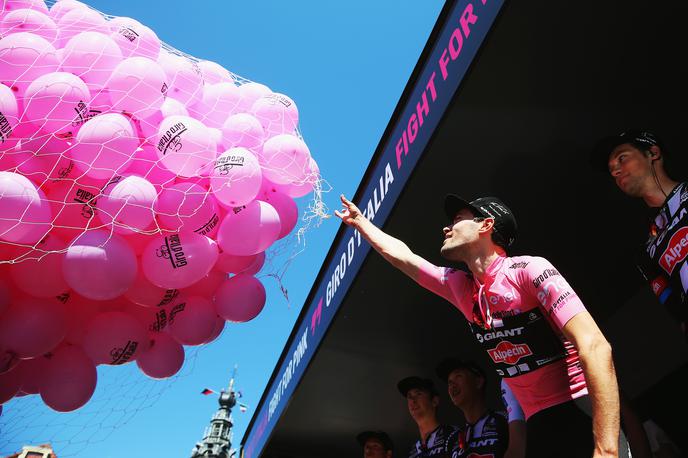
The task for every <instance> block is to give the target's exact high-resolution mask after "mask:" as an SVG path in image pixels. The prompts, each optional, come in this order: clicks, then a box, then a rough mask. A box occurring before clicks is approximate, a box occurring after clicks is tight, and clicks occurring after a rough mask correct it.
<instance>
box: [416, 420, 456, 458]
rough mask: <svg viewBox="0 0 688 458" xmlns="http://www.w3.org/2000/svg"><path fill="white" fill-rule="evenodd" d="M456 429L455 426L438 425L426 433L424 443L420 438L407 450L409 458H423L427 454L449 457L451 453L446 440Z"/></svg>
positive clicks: (442, 457) (439, 457)
mask: <svg viewBox="0 0 688 458" xmlns="http://www.w3.org/2000/svg"><path fill="white" fill-rule="evenodd" d="M456 430H457V429H456V427H455V426H450V425H440V426H438V427H437V428H436V429H435V430H434V431H432V432H431V433H430V434H429V435H428V437H427V440H426V441H425V445H423V443H422V442H421V441H420V440H418V441H416V443H415V445H414V446H413V448H412V449H411V451H410V452H409V455H408V456H409V458H425V457H427V456H433V457H436V458H449V457H450V456H451V453H450V452H449V451H448V440H449V437H451V436H452V435H453V434H454V433H455V432H456Z"/></svg>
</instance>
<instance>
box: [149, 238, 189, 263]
mask: <svg viewBox="0 0 688 458" xmlns="http://www.w3.org/2000/svg"><path fill="white" fill-rule="evenodd" d="M155 254H156V255H157V256H158V257H159V258H165V259H169V260H170V262H171V263H172V268H173V269H178V268H180V267H184V266H186V265H187V264H188V263H187V262H186V255H185V254H184V248H183V247H182V242H181V240H179V235H176V234H175V235H170V236H168V237H165V244H164V245H161V246H160V248H159V249H157V250H155Z"/></svg>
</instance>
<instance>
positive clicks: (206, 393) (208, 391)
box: [201, 388, 215, 396]
mask: <svg viewBox="0 0 688 458" xmlns="http://www.w3.org/2000/svg"><path fill="white" fill-rule="evenodd" d="M213 393H215V392H214V391H213V390H211V389H210V388H204V389H203V391H201V394H204V395H206V396H207V395H209V394H213Z"/></svg>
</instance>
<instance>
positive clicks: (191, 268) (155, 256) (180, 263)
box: [141, 232, 217, 289]
mask: <svg viewBox="0 0 688 458" xmlns="http://www.w3.org/2000/svg"><path fill="white" fill-rule="evenodd" d="M216 260H217V244H216V243H215V241H214V240H212V239H210V238H208V237H206V236H204V235H199V234H196V233H195V232H182V233H179V234H173V235H168V236H160V237H157V238H155V239H153V241H152V242H151V243H150V244H148V246H147V247H146V248H145V249H144V250H143V254H142V255H141V267H142V269H143V273H144V275H145V276H146V278H148V280H150V281H151V283H153V284H154V285H157V286H160V287H161V288H177V289H180V288H185V287H187V286H190V285H192V284H194V283H195V282H197V281H198V280H200V279H201V278H203V277H204V276H206V275H207V274H208V272H210V269H212V267H213V265H214V264H215V261H216Z"/></svg>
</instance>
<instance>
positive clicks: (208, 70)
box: [198, 60, 234, 84]
mask: <svg viewBox="0 0 688 458" xmlns="http://www.w3.org/2000/svg"><path fill="white" fill-rule="evenodd" d="M198 68H200V69H201V75H203V81H204V82H205V84H217V83H234V78H232V74H231V73H230V72H229V70H227V69H226V68H224V67H223V66H222V65H220V64H218V63H217V62H213V61H210V60H202V61H200V62H198Z"/></svg>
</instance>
